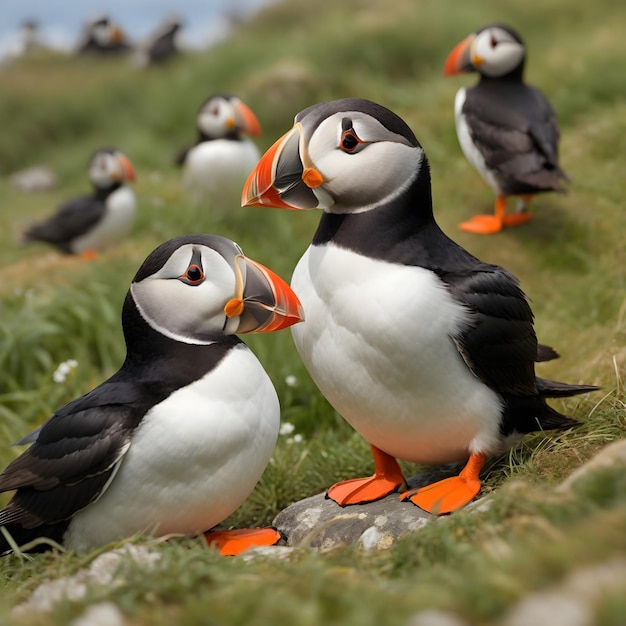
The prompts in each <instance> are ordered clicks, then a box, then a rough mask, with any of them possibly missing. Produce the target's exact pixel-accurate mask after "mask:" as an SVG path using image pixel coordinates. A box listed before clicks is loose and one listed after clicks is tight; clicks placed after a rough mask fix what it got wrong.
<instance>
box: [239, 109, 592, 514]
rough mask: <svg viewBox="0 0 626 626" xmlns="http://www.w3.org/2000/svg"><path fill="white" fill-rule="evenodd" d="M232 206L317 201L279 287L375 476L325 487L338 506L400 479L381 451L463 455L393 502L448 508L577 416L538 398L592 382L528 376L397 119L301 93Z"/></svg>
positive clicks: (501, 302)
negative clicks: (304, 104) (287, 293)
mask: <svg viewBox="0 0 626 626" xmlns="http://www.w3.org/2000/svg"><path fill="white" fill-rule="evenodd" d="M242 204H243V205H244V206H253V205H258V206H273V207H282V208H288V209H323V211H324V213H323V215H322V218H321V221H320V224H319V227H318V229H317V231H316V233H315V235H314V237H313V242H312V244H311V245H310V247H309V248H308V250H307V251H306V252H305V254H304V256H303V257H302V259H300V261H299V263H298V265H297V267H296V269H295V271H294V274H293V279H292V287H293V289H294V290H295V291H296V293H297V294H298V297H299V298H300V300H301V301H302V305H303V307H304V310H305V312H306V322H305V323H304V324H301V325H300V326H297V327H294V328H293V338H294V341H295V344H296V347H297V349H298V352H299V353H300V356H301V357H302V359H303V361H304V363H305V365H306V367H307V369H308V371H309V372H310V374H311V376H312V378H313V380H314V381H315V383H316V384H317V386H318V387H319V388H320V390H321V391H322V393H323V394H324V395H325V396H326V398H327V399H328V400H329V402H330V403H331V404H332V406H333V407H334V408H335V409H336V410H337V411H338V412H339V413H340V414H341V415H342V416H343V417H344V418H345V419H346V420H347V421H348V422H349V423H350V424H351V425H352V426H353V427H354V428H355V429H356V430H357V431H358V432H359V433H360V434H361V435H362V436H363V437H364V438H365V439H366V440H367V441H368V442H369V443H370V445H371V448H372V452H373V456H374V465H375V474H374V475H373V476H372V477H368V478H363V479H360V478H359V479H354V480H348V481H345V482H340V483H337V484H336V485H334V486H332V487H331V488H330V489H329V490H328V496H329V497H330V498H332V499H333V500H335V501H336V502H337V503H339V504H340V505H348V504H357V503H361V502H368V501H372V500H376V499H379V498H382V497H384V496H386V495H387V494H389V493H391V492H393V491H395V490H398V489H400V488H402V487H403V485H404V484H405V480H404V477H403V475H402V471H401V470H400V467H399V465H398V463H397V461H396V458H401V459H405V460H407V461H412V462H415V463H424V464H441V463H448V462H451V461H459V460H467V465H466V466H465V467H464V469H463V471H462V472H461V473H460V475H459V476H456V477H453V478H449V479H447V480H445V481H443V482H438V483H435V484H433V485H430V486H428V487H425V488H423V489H420V490H418V491H416V492H406V493H404V494H403V498H405V499H410V500H411V501H412V502H414V503H415V504H416V505H418V506H420V507H422V508H423V509H425V510H427V511H430V512H433V513H439V514H442V513H448V512H450V511H453V510H455V509H457V508H459V507H461V506H463V505H464V504H466V503H467V502H469V501H470V500H472V498H474V496H475V495H476V494H477V493H478V491H479V489H480V480H479V472H480V470H481V468H482V467H483V464H484V462H485V460H486V458H487V456H488V455H493V454H499V453H501V452H502V451H504V450H506V449H507V448H508V447H510V446H511V445H512V444H513V443H514V442H515V441H517V440H518V439H519V438H520V437H521V435H523V434H524V433H528V432H531V431H535V430H548V429H563V428H569V427H570V426H573V425H574V424H576V423H577V422H576V421H575V420H573V419H571V418H569V417H566V416H564V415H561V414H560V413H558V412H557V411H556V410H554V409H553V408H551V407H550V406H548V404H547V403H546V400H545V398H549V397H562V396H570V395H573V394H578V393H584V392H587V391H591V390H594V389H596V387H591V386H587V385H567V384H564V383H558V382H553V381H549V380H544V379H542V378H538V377H536V376H535V370H534V364H535V361H538V360H548V359H551V358H555V357H556V356H557V355H556V353H555V352H554V351H553V350H552V349H551V348H548V347H547V346H539V345H538V344H537V339H536V336H535V332H534V329H533V315H532V312H531V309H530V306H529V304H528V300H527V298H526V296H525V295H524V292H523V291H522V290H521V288H520V286H519V284H518V281H517V280H516V279H515V277H514V276H512V275H511V274H510V273H509V272H508V271H506V270H505V269H503V268H502V267H498V266H497V265H491V264H488V263H484V262H482V261H480V260H478V259H477V258H475V257H473V256H472V255H471V254H470V253H469V252H467V251H466V250H464V249H463V248H461V247H460V246H459V245H457V244H456V243H455V242H454V241H452V240H451V239H449V238H448V237H447V236H446V235H445V234H444V233H443V232H442V231H441V230H440V228H439V226H438V225H437V223H436V222H435V219H434V217H433V209H432V201H431V185H430V174H429V166H428V161H427V159H426V156H425V154H424V150H423V149H422V146H421V145H420V144H419V142H418V140H417V139H416V138H415V135H414V134H413V132H412V131H411V130H410V128H409V127H408V126H407V125H406V124H405V122H404V121H403V120H402V119H400V118H399V117H398V116H397V115H395V114H394V113H392V112H391V111H390V110H388V109H386V108H384V107H382V106H380V105H378V104H375V103H373V102H370V101H368V100H361V99H357V98H348V99H344V100H336V101H333V102H326V103H322V104H317V105H314V106H312V107H309V108H308V109H305V110H304V111H302V112H301V113H299V114H298V115H297V116H296V118H295V125H294V127H293V128H292V130H290V131H289V132H288V133H287V134H286V135H284V136H283V137H282V138H280V139H279V140H278V141H277V142H276V143H275V144H274V145H273V146H272V147H271V148H270V149H269V150H268V151H267V153H266V154H265V155H264V156H263V157H262V159H261V161H260V162H259V164H258V165H257V167H256V168H255V170H253V172H252V173H251V175H250V177H249V179H248V181H247V182H246V185H245V187H244V190H243V197H242Z"/></svg>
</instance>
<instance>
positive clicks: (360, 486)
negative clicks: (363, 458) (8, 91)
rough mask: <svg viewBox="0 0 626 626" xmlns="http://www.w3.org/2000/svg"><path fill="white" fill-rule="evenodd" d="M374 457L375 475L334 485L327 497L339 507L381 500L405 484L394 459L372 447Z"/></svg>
mask: <svg viewBox="0 0 626 626" xmlns="http://www.w3.org/2000/svg"><path fill="white" fill-rule="evenodd" d="M370 447H371V448H372V455H373V457H374V475H373V476H369V477H368V478H353V479H351V480H344V481H342V482H340V483H336V484H335V485H333V486H332V487H331V488H330V489H329V490H328V491H327V492H326V497H327V498H330V499H331V500H334V501H335V502H336V503H337V504H338V505H339V506H348V505H349V504H363V503H365V502H373V501H374V500H380V499H381V498H384V497H385V496H387V495H389V494H390V493H392V492H393V491H397V489H398V487H400V486H401V485H403V484H405V481H404V475H403V474H402V470H401V469H400V466H399V465H398V462H397V461H396V460H395V458H394V457H392V456H390V455H389V454H387V453H386V452H383V451H382V450H379V449H378V448H377V447H375V446H372V445H370Z"/></svg>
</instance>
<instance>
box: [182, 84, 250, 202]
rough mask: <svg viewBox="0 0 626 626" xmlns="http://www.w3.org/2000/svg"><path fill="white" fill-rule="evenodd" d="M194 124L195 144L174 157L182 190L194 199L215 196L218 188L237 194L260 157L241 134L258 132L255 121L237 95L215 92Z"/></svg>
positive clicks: (218, 191) (203, 106) (198, 199)
mask: <svg viewBox="0 0 626 626" xmlns="http://www.w3.org/2000/svg"><path fill="white" fill-rule="evenodd" d="M196 124H197V127H198V140H197V142H196V145H195V146H193V147H192V148H187V149H184V150H181V151H180V152H179V153H178V155H177V157H176V163H178V164H179V165H183V167H184V173H183V186H184V188H185V191H186V192H187V193H188V194H189V195H190V196H191V197H192V198H193V199H194V200H196V201H201V200H206V199H207V198H208V199H211V198H215V197H216V195H217V194H219V193H220V191H221V190H226V193H228V192H230V191H234V190H236V195H237V196H238V195H239V192H240V191H241V185H242V184H243V183H244V182H245V180H246V177H247V176H248V174H249V173H250V171H251V170H252V168H253V167H254V166H255V165H256V163H257V161H258V160H259V158H260V156H261V155H260V153H259V150H258V148H257V147H256V146H255V145H254V143H253V142H252V141H250V140H249V139H247V138H246V137H243V135H244V134H247V135H259V134H260V132H261V126H260V125H259V121H258V120H257V118H256V116H255V115H254V113H253V112H252V111H251V110H250V108H249V107H248V106H246V105H245V104H244V103H243V102H242V101H241V100H240V99H239V98H237V97H235V96H232V95H228V94H216V95H213V96H211V97H210V98H209V99H208V100H206V101H205V102H204V104H203V105H202V106H201V107H200V111H199V112H198V116H197V118H196Z"/></svg>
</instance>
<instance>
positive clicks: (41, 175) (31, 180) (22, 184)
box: [10, 165, 57, 193]
mask: <svg viewBox="0 0 626 626" xmlns="http://www.w3.org/2000/svg"><path fill="white" fill-rule="evenodd" d="M10 178H11V182H12V183H13V184H14V185H15V186H16V187H17V188H18V189H21V190H22V191H27V192H29V193H32V192H35V191H47V190H48V189H53V188H54V187H56V185H57V177H56V174H55V173H54V172H53V171H52V170H51V169H50V168H49V167H46V166H45V165H35V166H34V167H29V168H27V169H25V170H20V171H19V172H15V173H13V174H11V177H10Z"/></svg>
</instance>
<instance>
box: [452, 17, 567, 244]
mask: <svg viewBox="0 0 626 626" xmlns="http://www.w3.org/2000/svg"><path fill="white" fill-rule="evenodd" d="M525 60H526V49H525V47H524V43H523V42H522V39H521V38H520V36H519V35H518V34H517V33H516V32H515V31H514V30H513V29H512V28H510V27H508V26H504V25H503V24H489V25H488V26H484V27H483V28H481V29H480V30H478V31H476V32H475V33H472V34H471V35H469V36H468V37H467V38H465V39H464V40H463V41H461V42H460V43H459V44H458V45H457V46H456V47H455V48H454V50H452V52H451V53H450V55H449V56H448V58H447V60H446V63H445V66H444V74H445V75H446V76H450V75H452V74H460V73H463V72H478V73H479V74H480V80H479V82H478V84H477V85H476V86H475V87H470V88H465V87H462V88H461V89H459V91H458V92H457V94H456V99H455V101H454V117H455V121H456V131H457V136H458V138H459V143H460V144H461V148H462V150H463V153H464V154H465V156H466V158H467V159H468V161H469V162H470V163H471V164H472V165H473V166H474V167H475V168H476V169H477V170H478V171H479V172H480V174H481V175H482V177H483V178H484V179H485V181H487V184H488V185H489V186H490V187H491V188H492V189H493V190H494V192H495V194H496V201H495V207H494V213H495V214H494V215H477V216H475V217H474V218H473V219H471V220H469V221H467V222H463V223H462V224H460V225H459V228H461V229H462V230H465V231H468V232H471V233H478V234H491V233H496V232H498V231H500V230H502V228H504V227H507V226H517V225H519V224H524V223H526V222H528V221H529V220H530V219H531V215H530V213H528V212H527V211H526V203H527V202H529V201H530V200H531V198H532V196H533V194H536V193H539V192H543V191H561V192H562V191H564V188H563V186H562V185H561V180H565V181H569V179H568V177H567V175H566V174H565V172H564V171H563V170H562V169H561V168H560V167H559V162H558V142H559V126H558V123H557V119H556V114H555V112H554V110H553V108H552V106H550V103H549V102H548V100H546V98H545V96H544V95H543V94H542V93H541V92H540V91H539V90H538V89H536V88H535V87H531V86H530V85H527V84H525V83H524V81H523V73H524V62H525ZM508 196H520V197H521V198H520V201H519V204H518V210H517V212H516V213H513V214H509V215H507V214H506V205H507V198H508Z"/></svg>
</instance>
